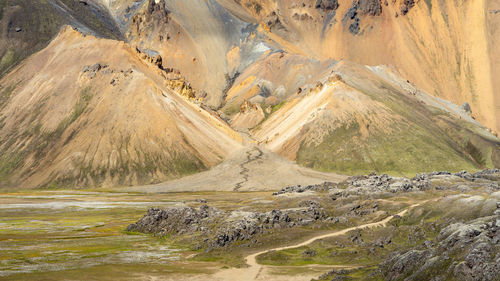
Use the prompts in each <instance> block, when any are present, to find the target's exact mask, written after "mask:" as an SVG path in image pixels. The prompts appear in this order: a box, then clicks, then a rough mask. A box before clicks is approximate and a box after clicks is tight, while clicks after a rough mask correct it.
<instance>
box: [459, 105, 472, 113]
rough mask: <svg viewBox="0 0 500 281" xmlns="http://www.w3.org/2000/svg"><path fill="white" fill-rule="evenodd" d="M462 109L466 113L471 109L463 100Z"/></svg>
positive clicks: (470, 111)
mask: <svg viewBox="0 0 500 281" xmlns="http://www.w3.org/2000/svg"><path fill="white" fill-rule="evenodd" d="M461 108H462V110H463V111H465V112H467V113H469V114H470V113H472V109H471V108H470V104H469V103H468V102H464V104H462V107H461Z"/></svg>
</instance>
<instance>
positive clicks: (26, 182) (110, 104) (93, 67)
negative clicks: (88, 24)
mask: <svg viewBox="0 0 500 281" xmlns="http://www.w3.org/2000/svg"><path fill="white" fill-rule="evenodd" d="M140 57H142V58H144V59H140ZM150 61H152V59H151V58H150V57H148V56H146V55H144V54H140V53H137V51H135V50H134V49H132V48H130V47H129V46H128V45H127V44H124V43H123V42H118V41H113V40H105V39H96V38H95V37H93V36H86V37H84V36H83V35H81V34H80V33H79V32H76V31H74V30H72V29H71V28H69V27H68V28H66V29H64V30H63V31H62V32H61V33H60V34H59V35H58V37H57V38H56V39H55V40H54V41H53V42H52V43H51V44H50V45H49V46H48V47H47V48H46V49H44V50H43V51H41V52H39V53H37V54H36V55H35V56H33V57H31V58H29V59H28V60H26V61H25V62H23V63H22V65H21V66H19V67H18V68H16V69H15V70H14V71H13V72H11V73H9V74H8V75H7V76H6V77H4V78H3V79H2V80H1V81H0V84H1V90H0V91H1V95H0V97H1V99H0V101H1V102H0V110H1V111H0V120H1V122H0V123H1V124H0V139H1V140H2V142H1V144H0V151H1V153H0V154H1V158H0V182H1V185H3V186H20V187H34V186H77V187H78V186H100V185H104V186H106V185H129V184H144V183H152V182H158V181H162V180H166V179H169V178H175V177H179V176H182V175H186V174H191V173H194V172H198V171H200V170H203V169H206V168H207V167H210V166H212V165H214V164H216V163H218V162H220V161H221V160H222V159H224V158H225V157H226V156H227V155H228V154H229V153H231V152H232V151H234V150H236V149H239V148H240V147H241V146H240V142H241V137H240V136H239V135H238V134H236V133H235V132H234V131H232V129H231V128H229V127H228V126H227V125H226V124H225V123H224V122H222V121H221V120H220V119H219V118H218V117H217V115H215V114H211V113H209V112H208V111H205V110H203V109H202V108H201V107H200V106H199V105H197V104H195V103H194V101H189V100H188V99H187V98H186V97H184V96H181V95H179V93H185V92H186V89H187V88H186V86H185V85H184V83H183V82H182V79H181V78H178V77H172V78H171V77H170V75H172V74H169V73H167V72H166V71H164V70H161V69H160V68H158V66H157V65H155V64H153V63H150Z"/></svg>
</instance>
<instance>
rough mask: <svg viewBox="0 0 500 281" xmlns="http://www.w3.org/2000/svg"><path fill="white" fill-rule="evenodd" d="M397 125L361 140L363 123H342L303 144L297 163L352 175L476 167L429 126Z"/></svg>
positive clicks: (401, 173) (406, 173)
mask: <svg viewBox="0 0 500 281" xmlns="http://www.w3.org/2000/svg"><path fill="white" fill-rule="evenodd" d="M397 126H398V125H397V124H395V126H394V129H395V131H394V132H393V133H391V134H384V133H374V134H372V135H370V136H368V137H365V138H364V139H361V138H363V136H361V133H360V131H359V130H360V128H359V124H357V123H355V122H353V123H350V124H342V125H341V126H339V127H338V128H337V129H335V130H333V131H331V132H330V133H329V134H328V135H327V136H325V137H324V138H323V141H322V142H321V143H319V144H306V143H302V145H301V146H300V148H299V151H298V153H297V162H298V163H300V164H302V165H304V166H307V167H310V168H313V169H317V170H321V171H335V172H340V173H344V174H350V175H355V174H366V173H370V172H372V171H375V172H377V173H388V174H393V175H412V174H415V173H420V172H430V171H433V170H443V169H445V170H446V169H447V170H450V171H458V170H463V169H472V170H473V169H475V166H474V164H473V163H472V162H471V161H468V160H467V159H465V158H463V157H462V155H461V154H460V153H459V152H457V151H455V150H454V149H453V148H452V147H450V146H449V145H448V144H447V143H446V142H445V141H443V140H441V139H439V138H437V137H436V136H432V135H430V134H429V133H428V132H426V131H425V129H422V128H419V127H413V128H405V127H401V128H397Z"/></svg>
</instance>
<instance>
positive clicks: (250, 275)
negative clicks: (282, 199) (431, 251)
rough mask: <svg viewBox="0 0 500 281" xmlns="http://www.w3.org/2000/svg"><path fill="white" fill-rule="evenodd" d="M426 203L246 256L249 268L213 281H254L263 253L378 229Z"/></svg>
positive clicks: (225, 272)
mask: <svg viewBox="0 0 500 281" xmlns="http://www.w3.org/2000/svg"><path fill="white" fill-rule="evenodd" d="M425 202H426V201H424V202H420V203H418V204H413V205H411V206H410V207H408V208H407V209H405V210H403V211H401V212H399V213H397V214H396V215H392V216H389V217H387V218H385V219H383V220H381V221H378V222H373V223H367V224H363V225H359V226H355V227H350V228H346V229H343V230H339V231H335V232H332V233H328V234H324V235H319V236H316V237H313V238H311V239H309V240H307V241H304V242H301V243H299V244H295V245H290V246H283V247H277V248H273V249H269V250H264V251H261V252H258V253H255V254H251V255H249V256H247V257H246V258H245V259H246V262H247V264H248V265H249V267H247V268H232V269H227V270H222V271H220V272H218V273H216V274H215V275H214V277H215V278H214V279H215V280H241V281H244V280H248V281H251V280H252V281H253V280H256V279H257V278H258V277H259V274H260V272H261V271H262V269H263V268H264V267H265V266H263V265H260V264H258V263H257V256H259V255H262V254H265V253H269V252H271V251H282V250H288V249H294V248H299V247H302V246H307V245H309V244H311V243H313V242H315V241H317V240H321V239H325V238H330V237H336V236H341V235H344V234H346V233H348V232H350V231H353V230H358V229H366V228H372V227H378V226H386V225H387V223H388V222H389V221H390V220H391V219H393V218H394V217H395V216H403V215H404V214H406V213H407V212H408V210H410V209H412V208H415V207H417V206H419V205H421V204H423V203H425Z"/></svg>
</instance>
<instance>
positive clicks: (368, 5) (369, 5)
mask: <svg viewBox="0 0 500 281" xmlns="http://www.w3.org/2000/svg"><path fill="white" fill-rule="evenodd" d="M359 10H360V11H361V13H362V14H364V15H370V16H379V15H380V14H382V3H381V2H380V0H359Z"/></svg>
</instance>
